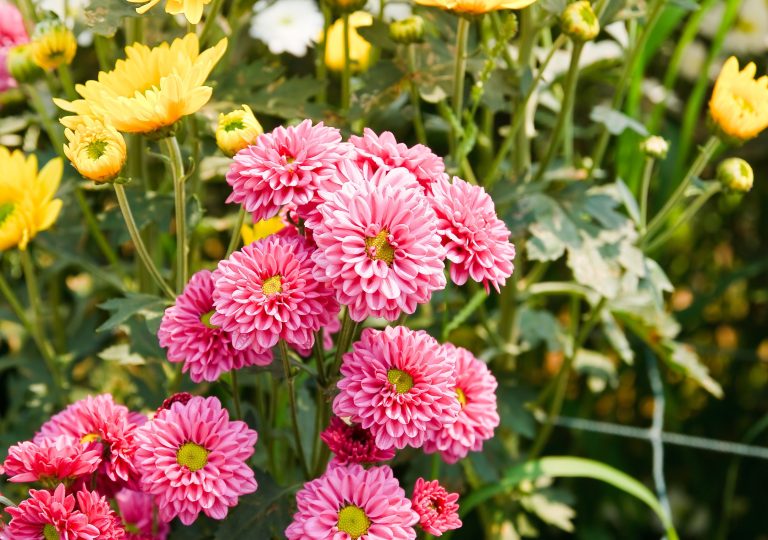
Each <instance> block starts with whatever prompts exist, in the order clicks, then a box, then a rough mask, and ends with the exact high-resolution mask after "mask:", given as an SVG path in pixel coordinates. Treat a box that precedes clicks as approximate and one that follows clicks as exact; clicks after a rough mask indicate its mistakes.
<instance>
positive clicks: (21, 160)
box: [0, 146, 63, 251]
mask: <svg viewBox="0 0 768 540" xmlns="http://www.w3.org/2000/svg"><path fill="white" fill-rule="evenodd" d="M0 171H2V174H0V251H4V250H6V249H9V248H12V247H16V246H18V248H19V249H22V250H23V249H26V248H27V244H28V243H29V241H30V240H32V239H33V238H34V237H35V236H36V235H37V233H39V232H41V231H44V230H46V229H48V228H49V227H50V226H51V225H53V222H54V221H56V218H57V217H58V215H59V212H60V211H61V200H60V199H54V198H53V196H54V194H55V193H56V190H57V189H59V183H60V182H61V174H62V171H63V164H62V161H61V158H56V159H52V160H51V161H49V162H48V163H47V164H46V165H45V167H43V169H42V170H41V171H40V172H39V173H38V171H37V158H36V157H35V156H34V155H32V156H25V155H24V154H23V153H22V152H21V151H19V150H14V151H13V152H11V151H10V150H8V149H7V148H5V147H4V146H0Z"/></svg>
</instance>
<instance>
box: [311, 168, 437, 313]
mask: <svg viewBox="0 0 768 540" xmlns="http://www.w3.org/2000/svg"><path fill="white" fill-rule="evenodd" d="M345 170H346V173H347V176H348V177H349V181H348V182H346V183H345V184H344V185H343V186H342V187H341V188H340V189H339V190H337V191H335V192H333V193H326V194H325V195H324V197H325V198H326V201H325V202H324V203H323V204H321V205H320V206H318V208H317V211H318V219H317V220H312V221H310V220H308V221H307V226H310V222H311V223H312V225H311V227H313V230H312V232H313V238H314V240H315V242H316V243H317V247H318V249H317V251H315V253H314V254H313V255H312V258H313V259H314V261H315V262H316V263H317V268H316V269H315V277H316V278H317V279H318V280H321V281H325V282H330V283H333V285H334V289H335V293H336V298H337V299H338V301H339V302H340V303H341V304H344V305H346V306H348V307H349V313H350V315H351V317H352V318H353V319H354V320H356V321H362V320H363V319H365V318H366V317H368V316H374V317H384V318H386V319H387V320H390V321H394V320H395V319H397V317H398V316H399V315H400V313H401V312H405V313H413V312H414V311H415V310H416V306H417V305H418V304H423V303H426V302H428V301H429V299H430V297H431V296H432V292H433V291H436V290H439V289H442V288H444V287H445V276H444V275H443V268H444V265H443V258H444V256H445V250H444V249H443V247H442V245H441V242H440V237H439V236H438V234H437V219H436V217H435V213H434V211H433V210H432V207H431V206H430V203H429V201H428V200H427V198H426V197H425V196H424V194H423V193H422V190H421V189H419V185H418V183H417V182H416V179H415V177H414V176H413V175H412V174H410V173H409V172H408V171H407V170H406V169H403V168H398V169H392V170H390V171H386V170H384V169H381V170H378V171H376V173H375V174H374V175H373V176H372V177H370V178H365V177H364V176H363V175H364V173H363V172H361V171H360V170H359V169H358V168H357V167H356V166H355V165H354V164H351V163H347V164H346V166H345Z"/></svg>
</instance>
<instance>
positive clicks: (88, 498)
mask: <svg viewBox="0 0 768 540" xmlns="http://www.w3.org/2000/svg"><path fill="white" fill-rule="evenodd" d="M77 506H78V508H79V509H80V511H81V512H82V513H83V514H85V515H86V516H87V517H88V523H90V524H91V525H93V526H94V527H96V528H97V529H98V530H99V540H120V539H121V538H124V537H125V529H124V528H123V524H122V522H121V521H120V518H118V517H117V515H115V513H114V512H113V511H112V508H110V507H109V503H108V502H107V499H106V498H105V497H104V496H102V495H101V494H99V493H97V492H95V491H87V490H82V491H78V492H77Z"/></svg>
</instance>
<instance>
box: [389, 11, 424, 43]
mask: <svg viewBox="0 0 768 540" xmlns="http://www.w3.org/2000/svg"><path fill="white" fill-rule="evenodd" d="M389 37H391V38H392V41H394V42H396V43H402V44H404V45H408V44H410V43H421V42H422V41H424V19H422V18H421V17H419V16H418V15H414V16H413V17H408V18H407V19H402V20H399V21H392V22H391V23H389Z"/></svg>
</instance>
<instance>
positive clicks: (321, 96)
mask: <svg viewBox="0 0 768 540" xmlns="http://www.w3.org/2000/svg"><path fill="white" fill-rule="evenodd" d="M320 7H321V9H322V11H323V34H322V41H321V42H320V43H319V44H318V46H317V47H316V48H315V50H316V53H315V54H316V56H315V72H316V73H317V84H319V85H320V92H318V94H317V100H318V102H319V103H320V104H322V105H326V103H327V102H328V66H326V65H325V51H326V48H327V46H328V28H330V26H331V10H330V8H329V7H328V6H327V5H326V3H325V2H320Z"/></svg>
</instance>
